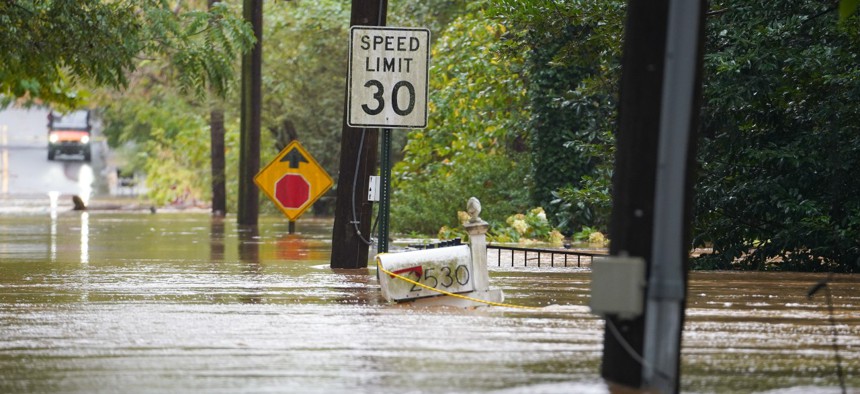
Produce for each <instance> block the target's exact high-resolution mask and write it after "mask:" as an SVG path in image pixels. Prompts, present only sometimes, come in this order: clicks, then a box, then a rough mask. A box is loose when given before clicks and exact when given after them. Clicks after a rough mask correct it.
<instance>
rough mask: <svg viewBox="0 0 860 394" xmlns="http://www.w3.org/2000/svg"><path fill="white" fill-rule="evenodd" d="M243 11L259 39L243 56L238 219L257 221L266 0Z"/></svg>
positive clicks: (247, 1)
mask: <svg viewBox="0 0 860 394" xmlns="http://www.w3.org/2000/svg"><path fill="white" fill-rule="evenodd" d="M242 12H243V15H244V17H245V20H246V21H248V22H250V23H251V26H252V28H253V30H254V37H256V38H257V42H256V43H255V44H254V47H253V48H252V49H251V51H249V52H248V53H246V54H245V55H243V56H242V115H241V116H242V119H241V135H240V139H241V147H240V153H239V207H238V212H237V213H238V218H237V219H238V223H239V224H240V225H249V226H253V225H256V224H257V218H258V216H259V212H260V200H259V191H258V190H257V186H256V185H255V184H254V176H256V175H257V172H259V171H260V114H261V112H260V111H261V107H262V106H261V102H262V101H261V100H262V95H261V84H262V64H263V0H244V2H243V3H242Z"/></svg>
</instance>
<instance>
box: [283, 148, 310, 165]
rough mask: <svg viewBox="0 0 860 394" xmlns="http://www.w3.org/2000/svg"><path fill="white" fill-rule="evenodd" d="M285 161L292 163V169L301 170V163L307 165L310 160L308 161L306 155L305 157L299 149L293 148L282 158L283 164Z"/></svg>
mask: <svg viewBox="0 0 860 394" xmlns="http://www.w3.org/2000/svg"><path fill="white" fill-rule="evenodd" d="M285 161H289V162H290V168H299V163H307V162H308V159H306V158H305V155H303V154H302V152H299V150H298V149H296V148H293V149H292V150H290V152H289V153H287V154H286V155H284V157H283V158H281V162H285Z"/></svg>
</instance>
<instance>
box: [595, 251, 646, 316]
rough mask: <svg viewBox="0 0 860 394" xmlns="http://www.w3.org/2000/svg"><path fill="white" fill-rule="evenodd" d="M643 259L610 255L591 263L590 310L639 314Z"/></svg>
mask: <svg viewBox="0 0 860 394" xmlns="http://www.w3.org/2000/svg"><path fill="white" fill-rule="evenodd" d="M644 290H645V259H643V258H641V257H618V256H611V257H607V258H603V259H595V260H594V262H593V263H592V264H591V300H590V301H589V306H590V307H591V313H594V314H596V315H600V316H603V317H606V316H607V315H615V316H618V318H621V319H633V318H636V317H637V316H639V315H641V314H642V307H643V303H644V302H643V299H644V292H645V291H644Z"/></svg>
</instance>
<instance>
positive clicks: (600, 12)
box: [492, 0, 625, 233]
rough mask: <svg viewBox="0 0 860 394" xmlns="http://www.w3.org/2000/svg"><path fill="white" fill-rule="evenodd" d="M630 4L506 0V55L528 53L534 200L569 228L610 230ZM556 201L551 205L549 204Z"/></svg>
mask: <svg viewBox="0 0 860 394" xmlns="http://www.w3.org/2000/svg"><path fill="white" fill-rule="evenodd" d="M624 5H625V3H624V2H623V1H618V0H606V1H597V2H580V1H565V2H557V1H551V0H530V1H524V0H505V1H500V2H497V3H495V5H494V6H493V8H492V10H493V14H494V15H495V16H496V17H497V18H500V19H501V20H502V21H504V23H505V24H506V25H507V26H509V34H507V35H506V36H505V37H504V38H505V42H506V43H507V49H506V53H509V54H511V53H512V54H520V53H524V54H525V56H524V58H525V67H524V79H525V80H526V90H527V96H528V102H529V108H530V111H531V113H530V116H529V122H528V134H529V135H530V147H531V156H532V157H531V160H532V162H533V178H534V190H533V191H532V203H533V204H534V205H543V206H548V208H550V209H549V213H550V215H551V216H553V217H555V224H557V225H560V226H561V227H563V228H564V229H565V230H566V231H567V232H568V233H571V232H573V231H575V230H578V229H579V228H580V227H583V226H594V227H597V228H599V229H600V230H601V231H605V230H606V225H607V222H608V217H609V209H610V200H609V185H610V178H611V176H612V163H613V159H612V158H613V152H614V148H613V144H614V137H613V134H612V130H613V128H614V127H615V119H616V102H617V96H618V92H617V91H618V80H619V77H620V58H621V38H622V25H623V24H622V19H623V16H624V10H625V6H624ZM550 202H552V205H549V203H550Z"/></svg>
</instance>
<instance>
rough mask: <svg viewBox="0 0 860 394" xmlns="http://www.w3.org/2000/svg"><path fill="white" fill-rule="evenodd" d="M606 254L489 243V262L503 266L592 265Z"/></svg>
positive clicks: (447, 243) (457, 240) (437, 245)
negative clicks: (596, 259)
mask: <svg viewBox="0 0 860 394" xmlns="http://www.w3.org/2000/svg"><path fill="white" fill-rule="evenodd" d="M461 244H462V241H461V239H460V238H455V239H452V240H448V241H441V242H438V243H433V244H413V245H409V248H411V249H436V248H444V247H447V246H457V245H461ZM605 256H606V255H605V254H600V253H588V252H578V251H573V250H561V249H539V248H522V247H517V246H501V245H487V264H493V263H495V264H496V265H497V266H499V267H502V266H503V264H502V263H503V262H504V266H505V267H529V266H531V267H582V266H583V265H585V266H587V267H590V266H591V263H592V262H593V261H594V259H595V258H600V257H605Z"/></svg>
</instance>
